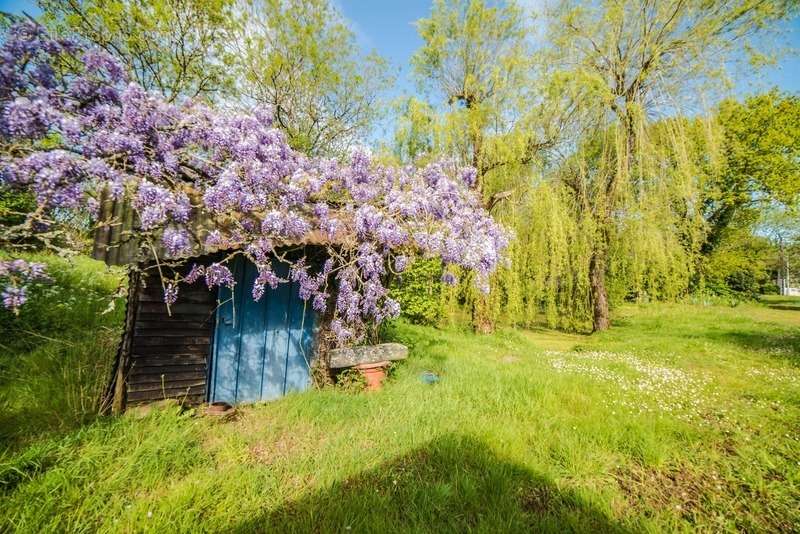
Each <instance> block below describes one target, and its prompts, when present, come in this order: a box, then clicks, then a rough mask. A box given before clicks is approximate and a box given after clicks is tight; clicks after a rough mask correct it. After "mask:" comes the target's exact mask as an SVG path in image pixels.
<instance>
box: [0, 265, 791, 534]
mask: <svg viewBox="0 0 800 534" xmlns="http://www.w3.org/2000/svg"><path fill="white" fill-rule="evenodd" d="M78 270H80V269H78ZM103 276H105V277H106V278H103V277H102V276H101V277H99V278H96V279H94V281H91V280H90V281H89V282H84V281H82V279H81V281H80V283H81V284H88V285H89V286H91V287H95V288H96V289H97V291H98V292H102V290H103V288H105V290H106V291H109V292H110V291H112V290H113V289H112V288H113V286H114V283H113V280H114V276H113V273H112V274H106V275H103ZM78 278H80V277H78ZM67 282H69V280H67ZM72 282H73V283H78V281H76V280H72ZM92 284H94V285H92ZM56 297H58V298H64V295H62V294H59V295H56V296H54V297H53V298H54V299H55V298H56ZM81 302H82V303H83V302H84V301H81ZM98 302H99V301H98ZM83 305H84V304H82V306H83ZM85 305H88V304H85ZM98 306H99V304H98ZM79 307H81V306H79ZM95 311H96V310H95ZM60 313H62V315H63V316H64V317H71V315H70V314H72V313H76V314H79V316H83V317H84V321H83V322H82V323H81V324H82V326H81V327H80V328H74V327H71V328H69V329H67V330H65V332H66V337H67V338H68V341H69V342H70V343H72V345H70V347H71V348H63V349H58V343H60V342H59V341H54V340H51V341H48V340H42V343H41V344H40V345H39V346H37V347H30V346H25V347H23V346H21V345H20V344H19V342H14V343H13V344H12V346H11V349H13V350H10V351H4V352H7V354H5V355H4V356H2V363H0V370H2V372H3V374H2V375H1V376H0V392H2V396H1V397H0V400H2V403H3V404H2V406H0V408H2V411H3V416H2V419H0V425H2V428H0V431H1V432H2V437H3V442H2V443H3V446H4V447H5V449H6V451H5V453H3V454H2V456H0V485H1V486H0V491H2V496H0V531H7V530H19V531H24V532H45V531H58V532H63V531H91V532H94V531H123V532H125V531H152V532H172V531H226V532H228V531H234V532H249V531H266V532H303V531H315V532H346V531H351V532H365V531H368V532H369V531H371V532H390V531H415V532H416V531H422V532H443V531H465V530H475V531H485V532H498V531H525V530H545V531H553V532H563V531H565V530H573V531H587V532H601V531H602V532H609V531H610V532H614V531H617V532H628V531H631V532H639V531H662V530H686V531H688V530H696V529H701V530H714V531H717V530H723V531H724V530H746V531H764V530H771V531H784V532H785V531H791V530H795V531H797V530H800V441H799V439H800V433H799V429H800V311H793V310H786V309H771V308H769V307H767V306H765V305H762V304H741V305H739V306H737V307H735V308H734V307H723V306H700V305H688V304H687V305H648V306H640V307H634V306H630V307H624V308H622V309H618V310H616V313H615V317H616V320H615V324H614V328H613V329H612V330H611V331H609V332H607V333H604V334H602V335H594V336H579V335H570V334H562V333H558V332H553V331H549V330H541V331H519V330H510V329H508V330H502V331H500V332H498V333H496V334H494V335H491V336H484V337H478V336H475V335H472V334H470V333H468V332H461V331H457V330H445V331H442V330H436V329H432V328H423V327H417V326H412V325H408V324H405V323H398V324H396V325H394V326H393V327H392V328H391V329H390V332H389V336H390V337H391V338H393V339H395V340H399V341H401V342H404V343H406V344H408V345H409V346H410V347H411V356H410V358H409V360H408V361H407V362H405V363H403V364H401V365H398V366H397V367H396V368H395V369H394V372H393V377H392V379H391V381H390V382H389V383H388V384H387V386H386V387H385V388H384V390H383V391H381V392H377V393H371V394H364V393H351V392H347V391H344V390H341V389H337V388H327V389H323V390H315V391H309V392H306V393H302V394H295V395H290V396H288V397H286V398H284V399H282V400H280V401H277V402H272V403H268V404H262V405H257V406H251V407H246V408H244V409H242V410H240V414H239V416H238V418H236V419H235V420H233V421H229V422H220V421H216V420H212V419H209V418H206V417H200V416H198V415H197V414H195V413H194V412H193V411H192V410H188V411H181V410H179V409H178V408H175V407H167V408H162V409H156V410H152V411H151V412H150V413H149V414H148V415H145V416H136V415H134V414H127V415H125V416H122V417H118V418H100V419H94V420H92V417H91V416H90V415H86V414H85V412H80V410H81V408H80V406H70V407H69V408H64V409H63V412H65V413H67V412H69V413H72V414H76V413H84V415H81V416H76V415H71V416H70V417H66V416H64V417H61V418H59V417H56V416H54V415H53V414H52V411H53V410H54V409H55V408H56V407H57V406H58V405H59V403H61V402H62V401H61V400H53V399H49V398H47V396H48V395H53V396H55V397H56V398H57V397H58V396H59V395H62V394H61V393H59V392H58V389H59V384H58V382H57V380H58V376H59V373H58V369H59V365H61V369H62V372H63V373H64V376H66V377H68V382H69V383H71V384H73V385H72V386H70V387H75V385H74V384H77V383H80V382H81V380H80V379H79V378H76V377H74V376H71V375H70V371H69V370H68V369H69V368H70V366H71V365H70V364H69V362H70V361H72V360H74V361H75V362H79V363H81V365H84V366H89V369H93V370H94V371H93V372H95V373H99V372H100V371H98V366H99V367H102V365H99V364H98V365H96V366H92V364H91V361H92V360H91V359H90V358H87V357H86V356H85V355H83V356H82V355H81V354H82V351H83V352H87V351H88V354H90V355H91V356H92V357H95V358H97V359H99V360H106V361H107V358H108V357H109V356H110V354H111V353H112V352H113V343H112V344H111V346H106V345H107V344H109V343H111V342H110V341H108V340H109V339H113V337H114V334H115V331H114V324H115V323H116V321H117V320H118V318H119V317H118V316H117V317H116V318H115V317H114V314H118V313H119V311H118V310H117V311H114V312H111V313H110V314H106V315H104V316H102V318H100V319H96V318H95V319H92V317H91V316H90V315H87V314H84V315H80V314H81V313H82V312H80V311H78V310H77V309H75V308H71V309H70V308H65V309H64V310H62V311H61V312H60ZM8 324H10V323H8ZM8 324H6V325H5V327H6V329H8V328H10V327H9V326H8ZM12 326H13V325H12ZM42 329H43V331H41V332H37V333H38V334H39V335H44V336H47V337H48V338H53V339H56V338H57V337H58V336H57V332H54V331H53V330H52V329H50V327H49V326H48V325H47V324H46V323H45V324H44V325H43V326H42ZM6 332H8V330H6ZM6 335H8V334H6ZM28 337H30V336H29V335H28ZM28 337H26V338H25V339H28ZM94 346H96V349H92V347H94ZM59 350H61V352H59ZM43 351H44V352H43ZM48 351H49V352H48ZM59 354H60V355H62V356H64V357H65V358H67V359H68V360H67V362H66V363H61V364H60V363H59V361H58V359H57V356H58V355H59ZM69 358H72V360H69ZM42 362H49V363H48V364H47V365H48V366H49V367H44V370H43V371H42V372H41V373H39V374H37V373H36V369H37V367H36V365H44V364H42ZM17 368H22V369H24V370H25V372H24V373H22V372H17V371H15V369H17ZM101 370H102V369H101ZM424 371H433V372H436V373H438V374H439V376H440V381H439V382H438V383H436V384H434V385H429V384H426V383H423V382H422V381H421V380H420V379H419V376H420V374H421V373H422V372H424ZM87 372H88V371H87ZM45 381H49V382H47V383H44V382H45ZM37 383H38V385H31V384H37ZM25 391H29V394H27V395H26V394H24V392H25ZM39 397H41V398H39ZM40 405H41V406H44V407H45V408H46V409H39V406H40ZM83 409H84V410H86V408H83Z"/></svg>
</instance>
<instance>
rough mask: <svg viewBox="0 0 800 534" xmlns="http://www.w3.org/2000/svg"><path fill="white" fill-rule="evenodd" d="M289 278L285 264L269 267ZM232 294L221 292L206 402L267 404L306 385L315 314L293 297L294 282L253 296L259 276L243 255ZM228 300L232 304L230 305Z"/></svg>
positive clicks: (236, 264) (235, 268) (236, 263)
mask: <svg viewBox="0 0 800 534" xmlns="http://www.w3.org/2000/svg"><path fill="white" fill-rule="evenodd" d="M273 268H274V270H275V273H276V274H277V275H278V276H280V277H281V278H284V279H285V278H287V277H288V270H289V269H288V265H286V264H282V263H277V262H274V263H273ZM232 271H233V273H234V277H235V280H236V285H235V287H234V290H233V291H231V290H230V289H228V288H225V287H222V288H220V290H219V299H220V303H221V304H220V306H219V308H218V310H217V327H216V332H215V339H214V353H213V355H212V357H213V360H214V361H213V365H212V366H211V369H212V377H211V380H210V384H211V387H210V389H209V399H210V400H211V401H224V402H229V403H231V404H235V403H243V402H255V401H259V400H271V399H275V398H278V397H281V396H283V395H284V394H285V393H286V392H287V391H295V390H302V389H306V388H307V387H308V386H309V385H310V383H311V380H310V373H309V369H308V364H307V363H306V362H307V359H308V358H309V351H310V348H311V346H312V345H311V341H312V338H313V328H314V314H313V312H312V311H311V309H310V305H308V306H306V303H305V302H303V300H302V299H300V297H299V296H298V295H297V287H296V285H295V284H293V283H292V284H280V285H278V287H277V288H276V289H274V290H272V289H270V288H267V289H266V291H265V293H264V296H263V297H262V298H261V300H260V301H259V302H256V301H254V300H253V298H252V295H251V290H252V285H253V281H254V280H255V278H256V276H257V274H258V273H257V269H256V267H255V265H254V264H252V263H250V262H249V261H247V260H245V259H244V258H242V257H238V258H236V260H235V261H234V262H233V266H232ZM231 296H233V297H234V300H233V301H231Z"/></svg>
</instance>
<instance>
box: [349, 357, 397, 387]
mask: <svg viewBox="0 0 800 534" xmlns="http://www.w3.org/2000/svg"><path fill="white" fill-rule="evenodd" d="M387 367H389V362H388V361H383V362H376V363H362V364H360V365H356V366H355V368H356V369H358V372H359V373H361V376H363V377H364V381H365V382H366V383H367V391H378V390H379V389H381V388H382V387H383V381H384V380H385V379H386V368H387Z"/></svg>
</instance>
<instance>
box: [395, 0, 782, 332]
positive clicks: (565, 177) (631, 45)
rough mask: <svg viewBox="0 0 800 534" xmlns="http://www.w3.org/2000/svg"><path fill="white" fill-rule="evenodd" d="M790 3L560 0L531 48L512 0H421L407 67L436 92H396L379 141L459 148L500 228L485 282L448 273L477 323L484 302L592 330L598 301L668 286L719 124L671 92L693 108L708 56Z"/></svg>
mask: <svg viewBox="0 0 800 534" xmlns="http://www.w3.org/2000/svg"><path fill="white" fill-rule="evenodd" d="M795 5H796V3H795V2H790V1H785V2H783V1H781V2H761V1H757V0H731V1H726V2H705V1H703V0H666V1H663V2H653V1H647V0H645V1H633V0H606V1H600V2H591V3H586V2H578V1H572V0H566V1H563V2H560V3H558V4H557V5H556V6H555V9H554V10H553V12H552V13H551V14H549V18H550V24H549V25H548V27H549V29H550V30H549V34H548V39H547V41H546V43H544V44H543V45H541V47H540V48H539V49H535V50H532V49H531V48H530V47H529V45H530V39H529V38H530V36H531V34H530V33H529V32H530V26H526V25H525V24H524V22H523V20H524V15H523V12H522V11H521V10H520V9H519V8H518V7H517V6H516V4H514V3H509V4H507V7H505V8H494V7H487V6H486V5H485V3H484V2H482V1H480V0H472V1H466V0H462V1H457V0H452V1H444V0H440V1H438V2H436V3H435V4H434V8H433V11H432V15H431V18H430V19H425V20H423V21H420V33H421V35H422V37H423V41H424V43H425V44H424V46H423V47H422V48H421V49H420V51H419V53H418V54H417V56H416V57H415V67H416V68H417V72H418V74H420V75H421V78H424V80H421V81H423V82H424V83H423V85H425V86H427V87H428V88H429V89H431V90H432V91H433V92H434V93H435V94H436V96H440V97H444V101H445V103H446V106H445V108H444V109H442V107H441V105H439V104H437V102H436V101H435V100H432V101H429V102H420V101H418V100H409V101H407V102H406V113H401V119H402V120H401V121H400V128H399V129H398V132H400V133H401V134H402V135H400V138H399V139H398V140H397V141H398V143H397V146H398V147H400V148H399V150H397V151H396V153H397V154H398V155H400V154H405V155H407V156H410V155H412V154H413V155H414V156H413V157H415V158H417V159H418V160H420V158H421V160H424V159H425V157H426V156H425V154H429V153H440V154H441V153H444V154H450V155H454V156H457V157H460V159H462V160H463V161H465V162H471V163H473V164H474V165H475V166H476V168H477V169H478V182H477V183H478V184H479V186H478V188H479V190H480V191H481V193H482V194H483V196H484V199H485V200H486V201H487V205H488V206H489V207H491V208H492V213H493V215H494V216H495V217H496V218H498V219H499V220H501V221H502V222H504V223H505V224H506V225H507V226H508V227H509V228H511V229H512V230H513V231H514V239H513V242H512V245H511V248H510V258H509V259H510V264H509V266H508V267H507V268H506V269H502V270H500V271H499V272H498V273H497V274H496V276H495V277H494V279H493V280H492V282H491V283H492V285H493V288H492V289H493V291H492V292H491V297H489V299H481V297H480V295H477V294H475V293H474V290H473V289H471V286H470V285H469V284H468V283H465V284H462V285H460V286H459V287H458V288H456V289H455V290H453V291H451V292H450V293H449V297H448V298H449V299H450V302H451V303H456V302H457V303H459V304H461V305H465V306H467V307H468V308H471V309H472V311H473V317H472V318H473V324H476V323H477V324H476V326H477V329H478V330H482V329H483V330H485V328H482V326H485V325H487V324H488V325H491V324H494V323H495V322H496V321H498V320H503V321H508V322H509V323H512V324H519V325H531V324H533V323H537V322H541V321H544V322H546V323H547V324H549V325H551V326H558V327H562V328H569V329H591V330H604V329H606V328H608V327H609V325H610V313H609V309H610V306H612V305H613V304H614V303H615V302H619V301H621V300H623V299H629V300H637V301H647V300H650V299H675V298H679V297H681V296H682V295H685V294H686V293H687V291H689V290H690V288H691V287H692V284H693V283H695V281H696V280H697V279H698V276H697V273H698V251H699V249H700V247H701V245H702V242H703V240H704V238H705V234H706V224H705V221H704V220H703V209H702V206H703V202H704V201H705V198H704V195H705V194H707V192H708V187H707V184H708V183H710V182H712V181H713V176H714V175H715V166H717V160H718V153H719V146H718V145H719V137H720V135H719V132H718V131H717V127H716V126H715V125H713V124H712V123H711V122H710V121H707V120H703V119H691V120H690V119H688V118H681V110H682V109H690V110H693V111H694V110H696V109H698V104H702V102H701V101H700V99H698V98H697V95H698V94H702V93H703V89H705V88H708V87H709V85H712V84H709V82H714V84H717V85H719V83H718V82H719V81H722V80H725V73H724V72H723V71H722V70H721V68H719V67H718V66H719V65H721V64H725V63H726V60H727V59H729V58H731V57H732V56H735V55H737V54H740V55H742V56H743V57H744V56H746V54H744V53H743V51H744V50H748V51H751V52H752V51H753V50H755V49H754V48H752V47H749V46H748V43H749V42H750V41H749V40H750V39H751V38H752V37H755V36H758V35H759V34H760V33H761V32H763V31H764V30H765V29H770V28H771V27H772V24H773V23H774V22H775V21H778V20H781V19H782V18H785V17H786V16H788V15H789V14H790V13H791V12H792V10H793V9H794V7H795ZM760 59H763V56H761V57H760ZM700 107H702V106H700ZM501 199H502V201H498V200H501ZM466 282H468V281H466ZM476 310H477V311H478V312H480V313H479V315H478V316H476V314H475V311H476Z"/></svg>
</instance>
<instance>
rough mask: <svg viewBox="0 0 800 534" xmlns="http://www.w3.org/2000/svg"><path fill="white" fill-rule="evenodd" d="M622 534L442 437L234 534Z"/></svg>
mask: <svg viewBox="0 0 800 534" xmlns="http://www.w3.org/2000/svg"><path fill="white" fill-rule="evenodd" d="M472 530H477V531H485V532H520V531H523V532H525V531H534V532H538V531H546V532H627V530H626V529H625V528H624V527H622V526H621V525H619V524H617V523H615V522H614V521H613V520H612V519H610V518H609V517H608V516H607V515H606V514H605V513H603V512H602V511H600V510H598V509H596V508H594V507H593V506H591V505H590V504H589V503H587V502H585V501H584V500H583V499H582V498H581V497H579V496H578V495H576V494H574V493H573V492H570V491H564V490H559V489H558V488H556V487H555V485H554V484H553V483H552V482H551V481H549V480H548V479H546V478H544V477H542V476H539V475H537V474H536V473H533V472H531V471H530V470H528V469H526V468H524V467H521V466H518V465H515V464H513V463H510V462H507V461H504V460H502V459H501V458H499V457H498V456H497V455H496V454H494V453H493V452H492V451H491V450H490V449H489V448H488V447H487V446H486V445H484V444H483V443H481V442H480V441H478V440H475V439H473V438H469V437H463V436H457V435H448V436H445V437H442V438H439V439H436V440H434V441H432V442H430V443H428V444H427V445H425V446H424V447H421V448H419V449H416V450H414V451H412V452H410V453H408V454H406V455H404V456H401V457H399V458H396V459H394V460H391V461H388V462H386V463H383V464H380V465H378V466H377V467H374V468H372V469H369V470H366V471H364V472H362V473H360V474H358V475H356V476H354V477H352V478H349V479H347V480H344V481H341V482H336V483H335V484H334V485H332V486H331V487H329V488H327V489H325V490H322V491H319V492H315V493H311V494H308V495H305V496H303V497H302V498H300V499H298V500H295V501H292V502H289V503H287V504H284V505H283V506H281V507H280V508H278V509H277V510H274V511H272V512H270V513H266V514H264V515H261V516H258V517H252V518H249V519H247V520H245V521H243V522H242V523H240V524H238V525H236V526H235V527H234V531H236V532H345V531H347V532H464V531H472Z"/></svg>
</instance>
